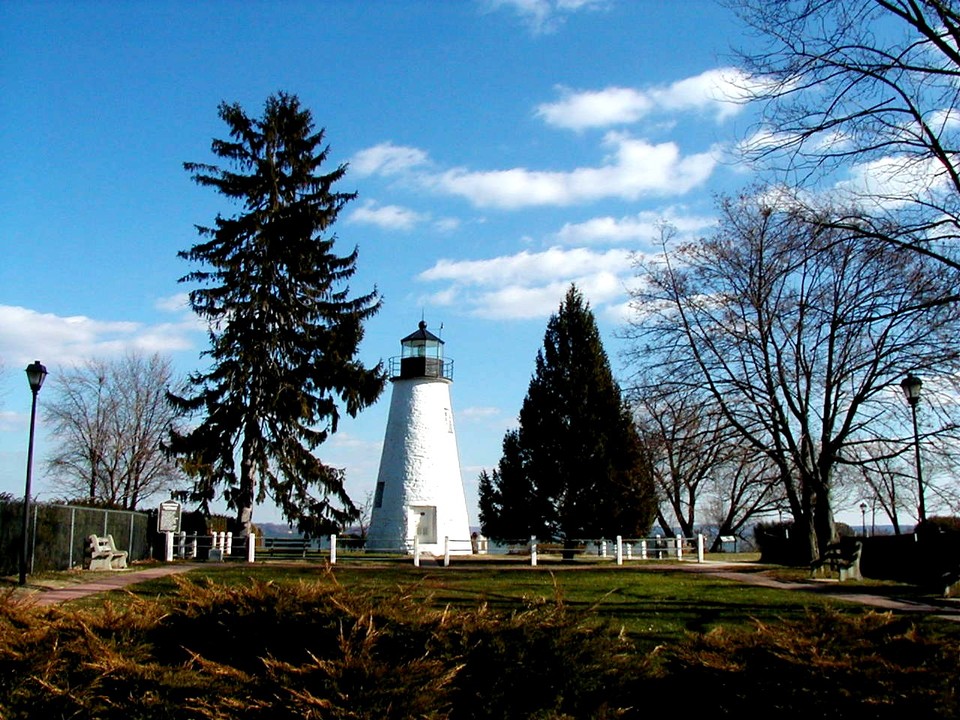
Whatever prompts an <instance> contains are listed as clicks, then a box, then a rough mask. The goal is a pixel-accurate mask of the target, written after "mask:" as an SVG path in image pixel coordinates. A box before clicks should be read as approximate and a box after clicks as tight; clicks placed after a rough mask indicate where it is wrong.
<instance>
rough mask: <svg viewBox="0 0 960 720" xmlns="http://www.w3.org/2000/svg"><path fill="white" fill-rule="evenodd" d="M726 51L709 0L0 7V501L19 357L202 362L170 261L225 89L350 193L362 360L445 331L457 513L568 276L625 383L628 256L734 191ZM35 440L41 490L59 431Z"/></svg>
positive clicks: (377, 440)
mask: <svg viewBox="0 0 960 720" xmlns="http://www.w3.org/2000/svg"><path fill="white" fill-rule="evenodd" d="M743 41H744V38H743V36H742V28H741V27H740V26H739V25H738V23H737V22H736V20H735V19H734V18H733V17H732V16H731V14H730V13H729V12H728V11H726V10H724V9H723V8H721V7H719V6H718V4H716V3H715V2H712V1H711V0H685V1H684V2H673V1H671V0H595V1H592V0H509V1H508V0H500V1H497V0H476V1H474V0H462V1H456V2H454V1H449V0H409V1H401V0H396V1H388V0H370V1H367V2H348V1H347V0H326V1H324V2H295V1H284V2H279V1H278V2H253V1H242V2H216V1H213V0H208V1H206V2H201V3H194V2H160V1H149V0H145V1H143V2H132V1H131V2H83V1H80V2H73V1H71V2H44V1H43V0H39V1H38V2H30V3H16V2H10V1H5V0H0V47H2V48H3V50H2V55H0V87H2V88H3V90H2V91H0V147H3V156H4V172H3V173H2V175H0V244H2V262H0V363H2V367H0V492H9V493H12V494H14V495H22V493H23V478H24V468H25V455H26V438H27V425H28V414H29V408H30V392H29V388H28V387H27V383H26V380H25V376H24V373H23V368H24V367H25V366H26V365H27V364H28V363H29V362H31V361H32V360H34V359H40V360H41V361H42V362H44V363H45V364H46V365H47V367H48V369H49V370H50V372H51V373H57V372H58V371H61V370H63V369H66V368H68V367H69V366H70V365H71V364H72V363H77V362H82V361H84V360H86V359H89V358H94V357H96V358H111V357H116V356H118V355H120V354H121V353H123V352H124V351H125V350H127V349H135V350H141V351H146V352H153V351H160V352H163V353H168V354H170V355H171V356H172V357H173V359H174V362H175V364H176V367H177V369H178V370H179V371H181V372H184V373H185V372H187V371H190V370H192V369H196V368H199V367H202V360H201V359H200V357H199V354H200V352H201V351H202V350H203V349H204V348H205V343H206V337H205V335H204V332H203V330H202V328H201V327H200V325H199V324H198V323H197V321H196V320H195V319H194V318H193V317H192V316H191V315H190V313H189V311H188V310H187V309H186V307H185V305H184V298H183V293H184V291H185V288H184V287H183V286H181V285H179V284H178V283H177V279H178V278H179V277H180V276H182V275H184V274H185V273H186V272H188V271H189V270H190V269H191V267H190V266H188V265H187V264H186V263H185V262H184V261H182V260H179V259H178V258H177V257H176V253H177V251H179V250H181V249H185V248H188V247H190V246H191V245H192V244H193V243H194V242H195V240H196V238H197V236H196V234H195V231H194V225H196V224H206V223H210V222H211V220H212V219H213V217H214V216H215V215H216V213H217V212H221V213H223V214H229V213H230V212H232V208H231V206H230V205H229V204H228V203H227V202H226V201H225V200H224V199H223V198H221V197H219V196H217V195H216V194H215V193H213V192H212V191H210V190H208V189H204V188H200V187H199V186H196V185H194V184H193V183H192V182H191V181H190V178H189V176H188V175H187V173H186V172H184V171H183V169H182V163H183V162H184V161H192V162H207V161H211V160H212V159H213V158H212V156H211V155H210V152H209V147H210V140H211V139H212V138H214V137H223V136H225V134H226V133H225V128H224V126H223V124H222V122H221V121H220V120H219V118H218V117H217V112H216V109H217V105H218V104H219V103H220V101H222V100H226V101H228V102H239V103H240V104H241V105H243V106H244V107H245V108H246V109H247V111H248V112H249V113H250V114H252V115H258V114H259V113H260V110H261V108H262V105H263V101H264V100H265V98H266V97H267V96H269V95H270V94H272V93H275V92H277V91H281V90H282V91H286V92H290V93H294V94H297V95H298V96H299V97H300V99H301V101H302V102H303V103H304V104H305V105H306V106H307V107H309V108H310V109H311V110H312V112H313V114H314V118H315V120H316V122H317V125H318V126H321V127H324V128H326V133H327V140H328V141H329V143H330V146H331V163H341V162H345V163H349V165H350V169H349V171H348V173H347V176H346V178H345V180H344V181H343V182H342V184H341V185H340V186H339V188H338V189H340V190H342V191H354V190H355V191H357V192H358V193H359V197H358V199H357V200H356V201H355V202H353V203H352V204H351V205H349V206H347V208H346V209H345V210H344V212H343V213H342V214H341V218H340V221H339V223H338V224H337V226H336V233H337V235H338V238H339V243H340V248H341V250H342V251H343V252H349V251H350V250H351V249H352V248H353V246H354V245H356V246H358V247H359V249H360V258H359V262H358V273H357V275H356V277H355V279H354V281H353V283H352V286H353V288H354V290H355V292H356V293H361V292H366V291H368V290H369V289H371V288H372V287H373V286H376V287H377V288H378V289H379V290H380V292H381V293H382V295H383V297H384V308H383V311H382V312H381V313H380V314H379V315H378V316H377V317H376V318H374V319H373V320H372V321H371V322H370V323H369V325H368V328H367V338H366V339H365V342H364V344H363V347H362V351H361V356H362V358H363V359H364V360H365V361H367V362H369V363H371V364H373V363H376V362H377V361H378V360H380V359H386V358H388V357H390V356H392V355H397V354H399V349H400V347H399V340H400V338H401V337H403V336H404V335H406V334H408V333H409V332H411V331H413V330H414V329H415V328H416V325H417V322H418V321H419V320H420V318H421V314H422V315H423V317H424V318H425V319H426V321H427V323H428V324H429V326H430V329H431V330H433V331H435V332H439V328H440V325H441V323H442V325H443V330H442V336H443V338H444V340H445V341H446V349H447V354H448V356H450V357H453V358H454V360H455V370H454V373H455V383H454V385H453V387H452V394H453V403H454V412H455V415H456V424H457V435H458V441H459V445H460V455H461V464H462V469H463V477H464V484H465V487H466V490H467V497H468V504H469V506H470V507H469V510H470V513H471V517H472V518H473V520H474V521H475V519H476V478H477V475H478V474H479V472H480V470H481V469H483V468H490V467H492V466H494V465H495V464H496V462H497V460H498V459H499V455H500V442H501V440H502V437H503V433H504V432H505V431H506V430H507V429H508V428H509V427H511V426H513V425H514V424H515V422H516V415H517V412H518V410H519V408H520V404H521V402H522V400H523V397H524V395H525V393H526V390H527V385H528V383H529V380H530V376H531V373H532V371H533V363H534V358H535V356H536V352H537V350H538V348H539V347H540V346H541V343H542V340H543V332H544V329H545V326H546V322H547V319H548V318H549V316H550V314H551V313H553V312H555V311H556V309H557V307H558V305H559V302H560V300H561V298H562V296H563V293H564V292H565V290H566V288H567V287H568V286H569V284H570V283H571V282H576V283H577V284H578V286H579V287H580V288H581V290H582V291H583V293H584V295H585V296H586V298H587V299H588V300H589V302H590V303H591V306H592V307H593V309H594V311H595V313H596V316H597V319H598V322H599V324H600V327H601V331H602V333H603V337H604V342H605V344H606V347H607V351H608V353H609V354H610V357H611V363H612V365H613V368H614V371H615V372H616V373H617V374H622V373H623V364H622V361H621V359H620V357H619V352H620V350H621V349H622V347H621V346H620V345H619V344H618V340H617V339H616V332H617V330H618V328H620V327H621V326H622V325H623V323H624V319H625V317H626V313H627V312H628V310H627V307H626V303H627V299H628V298H627V289H628V287H629V286H630V283H631V282H632V271H631V254H632V253H637V252H639V253H643V252H646V251H652V250H653V249H655V239H656V235H657V231H656V225H657V223H658V222H659V221H662V220H667V221H670V222H672V223H674V224H675V225H676V226H677V227H678V228H679V230H680V232H681V234H682V235H689V234H696V233H698V232H701V231H704V230H705V229H707V228H709V226H710V224H711V222H712V221H713V216H714V209H713V197H714V195H715V193H717V192H722V191H731V190H736V189H737V188H740V187H742V186H743V185H745V184H747V183H748V182H749V181H750V176H749V174H747V173H746V172H745V171H744V169H743V168H742V167H740V166H739V165H738V164H737V163H736V162H735V161H734V160H733V159H732V158H733V155H732V153H731V152H730V151H731V149H732V148H733V147H734V146H735V144H736V143H737V142H738V141H739V140H741V139H742V138H743V137H744V136H745V134H746V133H747V132H748V131H749V129H750V128H751V126H752V123H753V120H752V118H751V116H750V110H749V109H748V108H744V107H743V106H742V105H740V104H738V103H736V102H735V101H734V92H733V86H734V83H735V81H736V74H735V73H734V72H733V71H732V70H731V69H730V64H731V61H730V58H729V52H730V48H731V46H733V45H739V44H741V43H742V42H743ZM331 167H332V165H331ZM43 400H44V392H43V391H41V394H40V401H41V406H42V403H43ZM388 404H389V389H388V391H387V393H385V395H384V396H383V398H382V399H381V400H380V402H378V403H377V404H376V405H375V406H374V407H372V408H370V409H369V410H367V411H366V412H364V413H363V414H362V415H361V416H360V417H359V418H358V419H357V420H355V421H350V422H346V423H344V424H343V425H342V426H341V430H340V432H339V433H338V434H337V435H336V436H334V437H333V439H331V440H330V441H328V442H327V443H326V444H325V445H323V446H321V448H320V451H319V455H320V456H321V458H322V459H323V460H324V461H326V462H328V463H330V464H333V465H336V466H340V467H344V468H346V471H347V478H348V481H347V482H348V490H349V491H350V492H351V494H352V495H353V496H354V498H355V499H358V500H359V499H361V498H362V497H363V496H364V494H366V493H367V492H368V491H370V490H371V489H372V488H373V486H374V483H375V481H376V473H377V465H378V461H379V456H380V445H381V443H382V438H383V431H384V426H385V423H386V415H387V407H388ZM39 432H40V435H39V437H38V441H37V455H36V462H37V466H36V467H37V471H36V479H35V484H34V488H35V490H36V492H37V493H38V494H39V496H40V498H41V499H44V498H51V497H53V496H54V494H55V493H53V491H52V489H51V488H50V487H49V485H48V483H47V481H46V479H45V477H44V474H45V473H44V468H43V458H44V455H45V453H47V452H49V451H50V450H52V448H53V443H54V442H55V441H54V440H53V439H52V438H51V437H49V436H47V435H46V434H45V433H44V431H43V428H42V424H41V427H40V428H39ZM277 517H278V515H277V513H276V511H275V510H273V509H272V508H270V507H264V508H261V509H259V510H258V511H257V512H256V515H255V521H256V520H260V521H268V520H276V519H277Z"/></svg>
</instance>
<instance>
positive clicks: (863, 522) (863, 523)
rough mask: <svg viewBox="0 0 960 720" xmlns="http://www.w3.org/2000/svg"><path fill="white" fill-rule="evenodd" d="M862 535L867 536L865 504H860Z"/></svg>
mask: <svg viewBox="0 0 960 720" xmlns="http://www.w3.org/2000/svg"><path fill="white" fill-rule="evenodd" d="M860 534H861V535H862V536H863V537H866V536H867V504H866V503H865V502H861V503H860Z"/></svg>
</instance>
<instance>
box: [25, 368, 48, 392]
mask: <svg viewBox="0 0 960 720" xmlns="http://www.w3.org/2000/svg"><path fill="white" fill-rule="evenodd" d="M46 377H47V368H45V367H44V366H43V365H41V364H40V361H39V360H34V361H33V362H32V363H30V364H29V365H27V382H28V383H30V389H31V390H33V392H34V394H36V393H37V392H39V391H40V388H41V387H42V386H43V381H44V379H45V378H46Z"/></svg>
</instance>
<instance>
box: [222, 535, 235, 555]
mask: <svg viewBox="0 0 960 720" xmlns="http://www.w3.org/2000/svg"><path fill="white" fill-rule="evenodd" d="M232 552H233V533H232V532H228V533H227V538H226V540H224V545H223V554H224V555H229V554H230V553H232Z"/></svg>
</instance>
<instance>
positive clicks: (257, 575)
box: [77, 560, 960, 645]
mask: <svg viewBox="0 0 960 720" xmlns="http://www.w3.org/2000/svg"><path fill="white" fill-rule="evenodd" d="M754 571H757V572H760V571H761V570H759V569H754ZM764 572H773V573H777V572H780V573H781V575H782V574H784V571H783V570H779V571H778V570H777V569H774V570H768V571H764ZM786 575H787V576H788V578H789V576H790V573H789V571H787V572H786ZM182 582H191V583H208V582H211V583H218V584H226V585H231V586H244V585H250V584H252V583H254V582H270V583H275V584H279V585H283V584H289V583H302V582H307V583H321V584H339V585H341V586H343V587H345V588H348V589H351V590H355V591H357V592H360V593H364V594H371V595H373V596H376V597H379V598H383V599H384V600H390V599H394V598H397V597H401V596H411V597H414V598H416V599H417V601H418V602H422V603H426V604H428V605H430V606H431V607H434V608H438V609H442V608H445V607H449V608H452V609H462V610H474V609H477V608H478V607H481V606H485V607H488V608H489V609H491V610H493V611H497V612H504V613H510V612H516V611H521V610H523V609H525V608H528V607H531V606H533V605H537V604H544V603H557V602H559V603H562V604H563V605H564V606H565V607H566V608H567V609H569V610H571V611H573V612H577V613H584V614H586V615H589V616H590V617H591V618H595V619H596V620H597V621H601V622H603V621H606V622H608V623H611V624H614V625H616V626H617V627H618V628H619V627H622V628H623V630H624V631H625V632H627V633H629V634H631V635H632V636H634V637H635V638H636V639H637V640H638V641H640V642H641V643H642V644H643V645H658V644H661V643H663V642H667V641H671V640H677V639H679V638H680V637H682V636H683V635H684V634H685V633H688V632H696V633H702V632H707V631H709V630H711V629H713V628H716V627H721V626H723V627H728V628H747V627H750V626H753V625H755V624H757V623H763V624H769V623H774V622H780V621H784V620H787V621H790V620H794V621H795V620H799V619H801V618H803V617H804V616H805V615H806V613H807V612H808V611H810V610H818V609H821V610H823V609H833V610H837V611H840V612H843V613H851V614H858V613H863V612H865V611H866V610H865V608H863V607H862V606H860V605H857V604H854V603H846V602H841V601H837V600H832V599H830V598H827V597H824V596H822V595H818V594H815V593H813V592H803V591H798V590H781V589H774V588H764V587H756V586H751V585H745V584H741V583H738V582H733V581H729V580H724V579H720V578H715V577H710V576H708V575H705V574H702V573H694V572H690V571H685V570H682V569H680V568H679V567H677V566H673V567H671V565H670V564H662V565H661V564H658V565H656V566H649V565H647V566H645V565H641V564H639V563H638V564H634V565H629V566H625V567H616V566H614V565H612V564H610V563H605V564H599V563H589V562H587V563H585V562H578V563H574V564H563V563H555V564H553V565H550V564H547V565H541V566H539V567H536V568H531V567H529V565H527V564H525V563H521V562H497V561H487V562H460V563H455V564H453V565H451V566H450V567H447V568H443V567H438V566H435V565H433V564H432V563H431V565H430V566H427V565H424V566H421V567H420V568H416V567H414V566H413V565H412V563H410V562H409V561H392V562H390V561H382V562H350V561H349V560H348V561H346V562H343V563H341V564H338V565H336V566H334V567H333V568H331V569H327V568H326V567H325V566H324V565H322V564H320V563H299V564H286V565H280V564H274V563H260V564H257V565H252V566H251V565H239V564H237V565H234V564H224V565H214V564H210V565H207V566H204V567H203V568H201V569H198V570H194V571H191V572H190V573H187V574H186V575H184V576H180V577H179V578H174V577H168V578H161V579H158V580H151V581H148V582H144V583H139V584H137V585H135V586H132V587H131V588H128V589H127V590H125V591H117V592H114V593H112V595H113V596H114V597H115V599H116V601H119V602H122V598H123V597H125V596H126V597H139V598H154V599H159V600H161V601H162V600H163V599H165V598H175V597H176V596H177V594H178V588H179V584H180V583H182ZM868 586H869V585H868ZM887 589H888V590H889V587H888V588H887ZM901 589H902V590H903V591H904V592H905V593H906V592H908V590H909V589H908V588H905V587H901ZM101 601H102V600H99V599H90V600H81V601H77V602H78V603H79V604H80V605H88V604H96V603H98V602H101ZM932 622H935V621H932ZM951 629H954V630H956V631H957V632H958V633H960V628H953V626H952V625H951V624H947V623H944V631H945V632H951Z"/></svg>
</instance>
